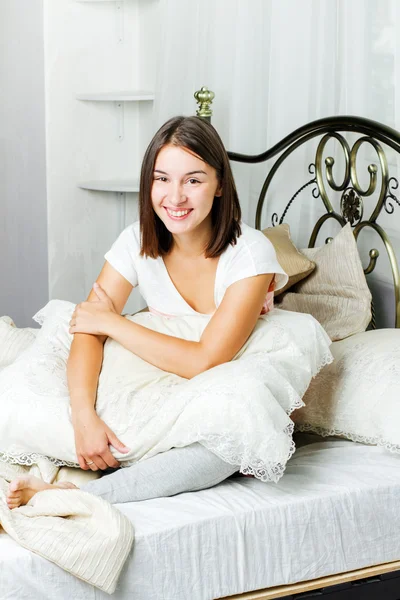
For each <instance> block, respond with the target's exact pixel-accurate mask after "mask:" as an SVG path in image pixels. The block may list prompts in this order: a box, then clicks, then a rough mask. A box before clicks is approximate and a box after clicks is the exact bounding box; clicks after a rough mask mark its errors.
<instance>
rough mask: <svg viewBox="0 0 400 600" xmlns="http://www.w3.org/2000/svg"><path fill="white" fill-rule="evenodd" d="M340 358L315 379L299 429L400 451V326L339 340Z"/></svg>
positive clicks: (299, 414)
mask: <svg viewBox="0 0 400 600" xmlns="http://www.w3.org/2000/svg"><path fill="white" fill-rule="evenodd" d="M330 350H331V352H332V354H333V357H334V361H333V362H332V363H331V364H329V365H327V366H326V367H324V368H323V369H322V371H320V373H318V375H317V376H316V377H315V378H314V379H313V380H312V381H311V384H310V386H309V388H308V390H307V392H306V394H305V395H304V396H303V402H304V403H305V406H302V407H301V408H299V409H297V410H295V411H293V412H292V414H291V415H290V418H291V419H292V421H294V423H295V428H294V431H313V432H314V433H317V434H319V435H322V436H329V435H335V436H339V437H344V438H347V439H350V440H353V441H354V442H362V443H364V444H373V445H378V446H384V447H385V448H387V449H388V450H391V451H393V452H398V453H400V427H399V420H400V402H399V399H400V329H377V330H372V331H364V332H363V333H358V334H356V335H353V336H351V337H350V338H348V339H346V340H342V341H340V342H334V343H333V344H331V347H330Z"/></svg>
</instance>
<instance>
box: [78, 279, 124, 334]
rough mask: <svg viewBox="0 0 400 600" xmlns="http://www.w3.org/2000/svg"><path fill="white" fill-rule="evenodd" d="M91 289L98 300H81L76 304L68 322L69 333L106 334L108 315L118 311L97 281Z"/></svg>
mask: <svg viewBox="0 0 400 600" xmlns="http://www.w3.org/2000/svg"><path fill="white" fill-rule="evenodd" d="M93 289H94V291H95V293H96V295H97V297H98V301H96V302H81V303H80V304H77V305H76V307H75V310H74V312H73V313H72V317H71V321H70V322H69V325H70V328H69V333H71V334H72V333H92V334H95V335H107V331H108V329H109V323H110V317H112V315H117V314H118V313H117V311H116V310H115V306H114V304H113V301H112V300H111V298H110V297H109V296H108V295H107V293H106V292H105V291H104V290H103V288H102V287H101V286H100V285H99V284H98V283H95V284H94V285H93Z"/></svg>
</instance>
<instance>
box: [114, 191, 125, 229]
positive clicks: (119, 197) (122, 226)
mask: <svg viewBox="0 0 400 600" xmlns="http://www.w3.org/2000/svg"><path fill="white" fill-rule="evenodd" d="M116 195H117V200H118V202H120V203H121V208H120V211H119V230H120V231H122V230H123V229H125V227H126V194H125V192H116Z"/></svg>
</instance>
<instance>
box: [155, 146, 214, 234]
mask: <svg viewBox="0 0 400 600" xmlns="http://www.w3.org/2000/svg"><path fill="white" fill-rule="evenodd" d="M220 195H221V190H220V186H219V182H218V179H217V173H216V170H215V169H214V168H213V167H211V166H210V165H208V164H207V163H205V162H204V161H203V160H202V159H201V158H200V157H198V156H197V155H194V154H191V153H190V152H189V151H188V150H186V149H185V148H181V147H180V146H173V145H171V144H168V145H166V146H164V147H163V148H162V149H161V150H160V152H159V153H158V156H157V159H156V163H155V165H154V173H153V186H152V190H151V200H152V204H153V208H154V211H155V212H156V214H157V215H158V216H159V217H160V219H161V220H162V222H163V223H164V225H165V226H166V228H167V229H168V230H169V231H170V232H171V233H172V234H175V235H179V234H186V233H189V232H190V233H191V232H194V231H195V230H196V231H199V228H201V230H203V228H204V227H210V226H211V208H212V205H213V201H214V196H220Z"/></svg>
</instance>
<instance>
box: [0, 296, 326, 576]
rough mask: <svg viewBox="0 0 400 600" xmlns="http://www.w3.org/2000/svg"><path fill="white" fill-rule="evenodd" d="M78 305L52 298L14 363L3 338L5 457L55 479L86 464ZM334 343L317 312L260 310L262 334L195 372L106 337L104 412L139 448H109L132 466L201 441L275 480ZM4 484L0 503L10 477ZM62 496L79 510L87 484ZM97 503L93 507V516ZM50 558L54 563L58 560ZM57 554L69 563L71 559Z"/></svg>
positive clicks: (171, 324)
mask: <svg viewBox="0 0 400 600" xmlns="http://www.w3.org/2000/svg"><path fill="white" fill-rule="evenodd" d="M74 308H75V305H74V304H72V303H70V302H66V301H60V300H52V301H50V302H49V303H48V304H47V305H46V306H45V307H44V308H43V309H42V310H41V311H39V313H37V315H35V317H34V318H35V320H36V321H38V322H39V323H40V324H41V325H42V328H41V329H40V330H39V331H38V333H37V335H36V337H35V339H34V340H33V341H32V339H31V338H30V339H29V343H28V345H27V347H26V348H25V349H24V350H23V351H22V352H19V353H18V352H17V353H15V348H14V353H15V354H16V356H14V357H13V361H12V362H11V363H10V361H9V359H8V362H7V351H6V350H5V349H4V347H3V348H2V347H1V342H0V411H1V412H0V414H1V416H2V418H1V419H0V465H1V464H2V463H3V465H6V464H7V465H8V467H10V466H11V465H13V466H14V468H16V469H18V468H21V466H22V467H24V468H27V466H31V465H34V466H35V468H36V469H37V470H38V471H39V473H40V475H41V476H42V478H43V479H44V480H46V481H51V480H52V479H54V477H55V475H56V474H57V470H58V468H59V467H61V466H63V465H67V466H72V467H79V465H78V463H77V461H76V453H75V444H74V433H73V427H72V423H71V418H70V410H69V395H68V386H67V378H66V362H67V359H68V355H69V350H70V345H71V341H72V336H71V335H70V334H69V333H68V329H69V325H68V324H69V321H70V318H71V314H72V312H73V310H74ZM126 318H127V319H129V320H132V321H135V322H137V323H139V324H141V325H143V326H145V327H148V328H150V329H153V330H156V331H160V332H162V333H165V334H167V335H174V336H176V337H181V338H184V339H190V340H199V339H200V337H201V334H202V332H203V330H204V328H205V326H206V325H207V323H208V321H209V318H210V317H208V316H197V315H195V316H189V317H177V318H174V319H166V318H164V317H161V316H157V315H154V314H151V313H139V314H136V315H134V316H126ZM1 325H3V326H7V324H6V322H5V321H4V320H3V322H2V321H1V320H0V326H1ZM8 327H9V328H10V327H11V325H10V324H9V323H8ZM17 331H21V330H17ZM0 333H1V332H0ZM0 339H4V336H1V337H0ZM329 346H330V339H329V337H328V336H327V334H326V333H325V331H324V330H323V328H322V327H321V326H320V325H319V323H318V322H317V321H316V320H315V319H314V318H313V317H311V316H310V315H306V314H300V313H292V312H289V311H282V310H279V309H273V310H272V311H270V312H268V313H267V314H266V315H262V316H260V317H259V319H258V321H257V324H256V327H255V329H254V331H253V333H252V334H251V336H250V337H249V339H248V340H247V342H246V343H245V344H244V346H243V347H242V348H241V350H240V351H239V352H238V354H237V355H236V356H235V357H234V359H233V360H232V361H231V362H229V363H224V364H222V365H219V366H217V367H214V368H212V369H209V370H208V371H205V372H204V373H201V374H200V375H197V376H196V377H193V378H192V379H190V380H187V379H184V378H182V377H179V376H177V375H175V374H172V373H168V372H165V371H162V370H161V369H158V368H157V367H155V366H153V365H150V364H149V363H147V362H145V361H143V360H142V359H140V358H139V357H137V356H136V355H134V354H133V353H132V352H129V351H128V350H126V349H125V348H123V347H122V346H121V345H120V344H118V343H117V342H115V340H112V339H111V338H108V339H107V341H106V343H105V346H104V357H103V365H102V370H101V373H100V378H99V385H98V391H97V401H96V411H97V413H98V414H99V416H100V417H101V418H102V419H103V420H104V421H105V422H106V423H107V424H108V425H109V426H110V428H111V429H112V430H113V431H114V432H115V434H116V435H117V436H118V437H119V438H120V439H121V441H122V442H123V443H124V444H125V445H126V446H128V447H129V448H130V452H129V453H128V454H121V453H119V452H118V451H116V450H114V449H113V448H112V447H111V451H112V453H113V454H114V456H115V457H116V458H117V459H118V460H119V461H120V462H121V464H122V465H123V466H129V465H130V464H133V463H134V462H137V461H139V460H144V459H146V458H149V457H151V456H153V455H155V454H158V453H159V452H165V451H166V450H169V449H170V448H172V447H182V446H186V445H189V444H192V443H194V442H200V443H202V444H203V445H204V446H206V447H207V448H208V449H209V450H211V451H212V452H214V453H215V454H216V455H217V456H219V457H220V458H222V459H223V460H225V461H226V462H228V463H230V464H233V465H237V467H238V470H240V471H241V472H242V473H243V474H252V475H254V476H255V477H256V478H258V479H260V480H262V481H273V482H277V481H278V480H279V479H280V477H282V475H283V473H284V470H285V468H286V463H287V461H288V460H289V458H290V457H291V456H292V454H293V452H294V450H295V446H294V442H293V440H292V433H293V428H294V423H293V421H292V420H291V419H290V417H289V415H290V414H291V413H292V412H293V410H295V409H296V408H299V407H301V406H304V402H303V401H302V396H303V394H304V393H305V391H306V389H307V387H308V385H309V383H310V381H311V379H312V377H314V376H315V375H316V374H317V373H318V372H319V370H320V369H321V368H322V367H323V366H324V365H325V364H328V363H329V362H331V361H332V355H331V353H330V350H329ZM5 364H7V366H4V365H5ZM2 365H3V368H2ZM0 476H1V472H0ZM2 486H3V487H0V506H2V504H1V494H2V493H3V492H4V483H3V484H2ZM1 490H3V492H2V491H1ZM71 491H72V492H74V494H71ZM61 492H62V493H61V494H58V492H57V494H58V497H59V498H60V502H61V497H62V498H63V501H65V498H66V497H68V498H70V499H71V503H73V502H75V501H76V502H77V506H78V504H79V502H81V505H85V503H86V505H87V502H88V500H87V498H86V496H87V494H85V493H84V492H80V491H75V490H62V491H61ZM53 493H54V492H53V490H52V491H49V492H40V494H38V495H37V496H38V497H39V500H40V497H42V498H46V504H45V506H46V507H47V508H40V509H39V510H41V511H42V512H41V514H42V515H45V514H46V512H44V511H45V510H50V508H51V507H50V500H49V501H48V500H47V497H48V498H51V497H52V496H50V495H51V494H53ZM79 494H84V496H85V498H83V496H82V497H80V496H79ZM54 498H55V497H54ZM33 500H35V499H33ZM39 500H38V501H35V503H34V504H35V506H38V505H39V504H40V503H39ZM97 501H98V502H100V499H98V498H96V499H95V500H93V503H92V504H90V503H89V504H90V509H88V511H87V512H86V513H85V517H84V518H87V519H89V520H90V519H94V520H95V519H96V514H100V513H101V510H103V508H101V510H100V508H99V505H98V502H97ZM31 502H32V501H31ZM36 502H37V503H38V504H36ZM101 502H104V501H101ZM30 504H31V503H30ZM106 504H107V503H106ZM71 506H72V504H71V505H70V508H71ZM87 506H88V505H87ZM102 506H103V505H102ZM96 507H98V508H96ZM92 508H93V509H94V510H95V513H94V514H91V513H90V510H91V509H92ZM31 509H32V506H29V510H31ZM7 510H8V509H7ZM16 510H18V511H19V512H18V515H21V518H24V517H25V516H26V514H25V512H24V509H14V511H13V514H14V513H15V511H16ZM78 510H79V509H78ZM109 510H110V512H109V516H110V515H112V517H113V518H114V519H116V515H115V512H117V513H118V511H116V509H114V508H112V510H111V509H109ZM4 511H5V508H4V506H3V508H2V509H1V510H0V521H1V523H2V524H3V527H4V528H5V529H6V530H7V527H8V528H9V529H10V531H12V527H11V526H10V524H9V523H10V517H8V520H7V518H6V517H5V516H4ZM96 511H98V512H97V513H96ZM106 512H107V511H106ZM89 513H90V515H89ZM49 514H51V515H53V514H54V513H53V512H50V513H49ZM18 518H19V517H18ZM47 518H49V517H47ZM51 518H54V517H51ZM101 518H102V519H104V516H102V517H101ZM121 519H122V521H121V522H120V531H122V529H123V527H122V525H123V526H124V527H125V526H127V524H126V522H124V521H123V517H121ZM70 521H71V520H70ZM66 522H67V523H68V521H66ZM71 522H72V521H71ZM21 523H22V521H21ZM21 528H22V525H21V527H20V528H19V531H21V530H22V529H21ZM67 528H68V526H67ZM106 530H107V531H110V527H109V526H107V528H106ZM10 535H12V533H10ZM47 535H48V534H46V536H47ZM124 535H126V532H125V533H124ZM132 535H133V534H132ZM16 539H17V538H16ZM20 539H22V538H19V539H18V540H17V541H20ZM21 543H22V542H21ZM31 549H32V550H33V551H37V549H36V548H34V547H32V548H31ZM91 552H92V548H87V554H86V560H87V561H88V563H90V564H92V560H93V559H92V556H91ZM49 559H50V560H54V556H50V557H49ZM58 560H60V562H58ZM54 562H57V564H59V565H60V566H61V567H63V568H67V567H66V566H64V564H63V559H62V557H61V559H59V558H58V557H57V558H56V560H54ZM121 566H122V565H121ZM103 567H104V564H102V568H103ZM76 574H77V576H78V577H79V576H81V575H80V574H78V573H76ZM93 584H94V585H96V583H93Z"/></svg>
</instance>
